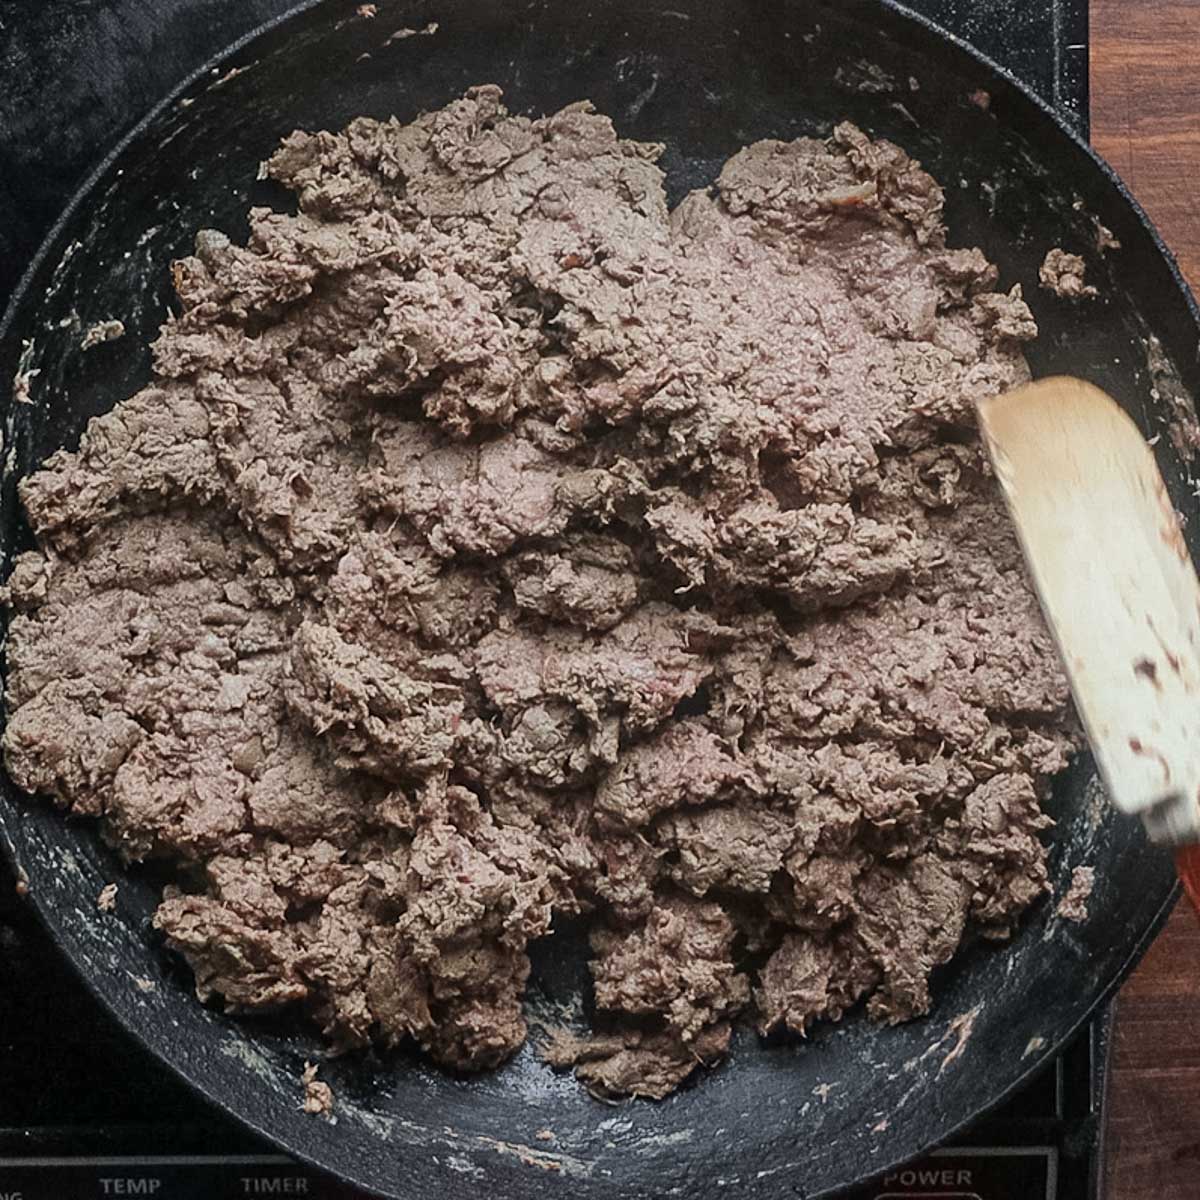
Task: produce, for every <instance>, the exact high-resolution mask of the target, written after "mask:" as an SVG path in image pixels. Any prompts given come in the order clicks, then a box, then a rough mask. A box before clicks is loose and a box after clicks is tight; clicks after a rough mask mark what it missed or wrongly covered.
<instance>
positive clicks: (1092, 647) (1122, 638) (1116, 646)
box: [979, 378, 1200, 844]
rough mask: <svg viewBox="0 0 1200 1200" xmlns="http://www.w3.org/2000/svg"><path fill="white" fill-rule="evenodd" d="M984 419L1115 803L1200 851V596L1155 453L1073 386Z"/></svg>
mask: <svg viewBox="0 0 1200 1200" xmlns="http://www.w3.org/2000/svg"><path fill="white" fill-rule="evenodd" d="M979 415H980V422H981V425H982V428H983V433H984V438H985V441H986V443H987V446H988V449H989V452H990V453H991V456H992V462H993V465H994V467H995V470H996V475H997V477H998V478H999V481H1000V484H1001V487H1002V489H1003V491H1004V496H1005V499H1006V501H1007V503H1008V507H1009V511H1010V513H1011V514H1012V518H1013V521H1014V523H1015V525H1016V528H1017V533H1018V536H1019V538H1020V541H1021V546H1022V548H1023V550H1024V552H1025V558H1026V562H1027V563H1028V566H1029V570H1030V574H1031V576H1032V579H1033V583H1034V587H1035V588H1036V590H1037V594H1038V598H1039V599H1040V601H1041V604H1042V609H1043V611H1044V613H1045V615H1046V620H1047V623H1048V625H1049V627H1050V631H1051V633H1052V634H1053V636H1054V638H1055V641H1056V642H1057V643H1058V648H1059V652H1060V654H1061V656H1062V660H1063V666H1064V668H1065V670H1066V673H1067V677H1068V679H1069V680H1070V684H1071V691H1072V694H1073V695H1074V698H1075V705H1076V708H1077V709H1078V710H1079V714H1080V717H1081V718H1082V720H1083V723H1084V727H1085V729H1086V731H1087V735H1088V740H1089V741H1090V742H1091V745H1092V749H1093V750H1094V752H1095V754H1096V759H1097V762H1098V764H1099V767H1100V771H1101V774H1102V775H1103V777H1104V780H1105V783H1106V785H1107V788H1108V791H1109V794H1110V796H1111V798H1112V800H1113V802H1114V803H1115V804H1116V805H1117V806H1118V807H1119V808H1121V809H1122V810H1124V811H1126V812H1131V813H1138V814H1140V815H1141V817H1142V819H1143V821H1144V822H1145V823H1146V827H1147V829H1148V830H1149V831H1150V834H1151V836H1152V837H1153V838H1154V839H1155V840H1156V841H1160V842H1166V843H1172V844H1184V843H1188V842H1195V841H1200V582H1198V581H1197V578H1196V571H1195V568H1194V567H1193V565H1192V561H1191V557H1190V555H1189V554H1188V550H1187V545H1186V543H1185V542H1184V540H1183V535H1182V533H1181V531H1180V527H1179V520H1178V517H1177V515H1176V513H1175V510H1174V508H1173V507H1172V505H1171V502H1170V499H1169V497H1168V495H1167V490H1166V486H1165V484H1164V483H1163V479H1162V476H1161V474H1160V473H1159V470H1158V466H1157V464H1156V463H1155V461H1154V455H1153V453H1152V452H1151V450H1150V448H1149V446H1148V445H1147V444H1146V442H1145V440H1144V439H1143V437H1142V435H1141V434H1140V433H1139V431H1138V429H1137V427H1136V426H1135V425H1134V423H1133V422H1132V421H1131V420H1130V419H1129V417H1128V416H1126V415H1125V413H1124V412H1122V410H1121V409H1120V407H1119V406H1118V405H1117V404H1116V402H1115V401H1114V400H1112V399H1111V398H1110V397H1109V396H1108V395H1106V394H1105V393H1104V392H1102V391H1101V390H1100V389H1099V388H1097V387H1093V386H1092V385H1091V384H1088V383H1084V382H1083V381H1082V380H1078V379H1069V378H1053V379H1045V380H1041V381H1039V382H1037V383H1034V384H1030V385H1029V386H1028V387H1024V388H1020V389H1018V390H1016V391H1013V392H1009V393H1007V394H1005V395H1002V396H997V397H994V398H992V399H989V400H985V401H983V402H982V403H981V404H980V405H979Z"/></svg>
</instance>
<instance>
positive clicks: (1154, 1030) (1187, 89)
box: [1091, 0, 1200, 1200]
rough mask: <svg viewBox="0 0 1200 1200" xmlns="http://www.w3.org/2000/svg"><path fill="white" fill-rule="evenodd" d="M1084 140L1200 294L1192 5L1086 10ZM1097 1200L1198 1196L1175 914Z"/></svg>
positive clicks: (1184, 966) (1134, 990) (1139, 981)
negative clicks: (1088, 99) (1087, 127)
mask: <svg viewBox="0 0 1200 1200" xmlns="http://www.w3.org/2000/svg"><path fill="white" fill-rule="evenodd" d="M1091 46H1092V51H1091V53H1092V68H1091V74H1092V77H1091V87H1092V141H1093V143H1094V144H1095V146H1096V148H1097V149H1098V150H1099V151H1100V153H1101V154H1103V155H1104V156H1105V157H1106V158H1107V159H1108V161H1109V162H1110V163H1112V165H1113V166H1114V167H1115V168H1116V169H1117V171H1118V172H1120V174H1121V176H1122V177H1123V178H1124V180H1125V182H1126V183H1127V184H1129V186H1130V188H1131V189H1132V191H1133V193H1134V195H1135V196H1137V198H1138V199H1139V200H1140V201H1141V203H1142V205H1143V206H1144V207H1145V208H1146V210H1147V211H1148V212H1149V214H1150V216H1151V218H1153V220H1154V221H1155V222H1156V224H1157V225H1158V228H1159V230H1160V232H1161V233H1162V235H1163V237H1164V239H1165V240H1166V242H1167V244H1168V245H1169V246H1170V247H1171V248H1172V249H1173V250H1174V252H1175V254H1176V255H1177V256H1178V259H1179V264H1180V266H1181V267H1182V268H1183V271H1184V273H1185V274H1186V275H1187V277H1188V279H1189V281H1190V283H1191V285H1192V287H1193V289H1195V290H1196V291H1197V292H1198V293H1200V205H1198V204H1197V202H1196V200H1195V198H1194V192H1195V189H1196V188H1197V187H1198V186H1200V0H1091ZM1110 1089H1111V1090H1110V1094H1109V1106H1108V1112H1109V1124H1108V1137H1109V1145H1108V1188H1107V1192H1106V1197H1105V1200H1195V1198H1198V1197H1200V922H1198V921H1197V920H1196V918H1195V916H1194V915H1193V914H1192V912H1191V911H1190V910H1189V909H1188V908H1186V907H1185V906H1184V905H1180V906H1179V907H1178V908H1177V909H1176V910H1175V913H1174V915H1173V916H1172V918H1171V921H1170V924H1169V925H1168V926H1167V928H1166V930H1165V931H1164V932H1163V933H1162V935H1161V936H1160V937H1159V939H1158V941H1157V942H1156V943H1155V944H1154V946H1153V947H1152V948H1151V950H1150V953H1149V954H1148V955H1147V956H1146V959H1145V961H1144V962H1143V963H1142V965H1141V967H1140V968H1139V969H1138V971H1137V973H1136V974H1135V975H1134V977H1133V978H1132V979H1131V980H1130V982H1129V983H1128V984H1127V985H1126V986H1125V989H1124V991H1122V993H1121V996H1120V999H1119V1001H1118V1005H1117V1026H1116V1044H1115V1052H1114V1066H1113V1072H1112V1076H1111V1078H1110Z"/></svg>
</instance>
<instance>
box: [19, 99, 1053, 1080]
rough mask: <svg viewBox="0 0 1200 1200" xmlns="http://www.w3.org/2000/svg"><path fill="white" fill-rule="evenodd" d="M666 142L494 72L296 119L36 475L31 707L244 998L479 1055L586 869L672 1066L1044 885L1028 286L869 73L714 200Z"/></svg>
mask: <svg viewBox="0 0 1200 1200" xmlns="http://www.w3.org/2000/svg"><path fill="white" fill-rule="evenodd" d="M660 150H661V147H659V146H656V145H648V144H644V143H636V142H630V141H625V140H622V139H620V138H619V137H618V136H617V135H616V134H615V132H614V130H613V126H612V124H611V122H610V121H609V120H608V119H607V118H606V117H603V116H600V115H598V114H596V113H595V112H593V111H592V109H591V107H590V106H589V105H587V104H577V105H573V106H571V107H569V108H567V109H564V110H563V111H562V112H559V113H556V114H554V115H553V116H550V117H546V118H543V119H540V120H530V119H527V118H525V117H515V116H509V115H507V114H506V112H505V110H504V108H503V107H502V106H501V103H500V94H499V91H498V89H496V88H494V87H480V88H475V89H472V90H471V91H470V92H468V93H467V95H466V96H465V97H464V98H462V99H459V100H456V101H455V102H454V103H452V104H450V105H448V106H447V107H446V108H445V109H443V110H441V111H439V112H435V113H431V114H429V115H427V116H423V117H421V118H420V119H419V120H416V121H414V122H412V123H411V124H407V125H406V124H402V123H401V122H399V121H396V120H392V121H387V122H380V121H375V120H368V119H360V120H356V121H354V122H353V123H351V124H350V125H349V126H348V127H347V128H346V129H345V130H344V131H343V132H341V133H336V134H334V133H319V134H308V133H295V134H292V135H291V136H290V137H288V138H287V139H286V140H285V141H284V143H283V145H282V146H281V147H280V149H279V150H278V151H277V153H276V154H275V155H274V156H273V157H272V158H271V159H270V160H269V161H268V162H267V163H266V164H265V168H264V169H265V172H266V174H267V175H268V176H269V177H270V178H271V179H273V180H276V181H278V182H279V183H281V184H283V185H284V186H285V187H287V188H289V189H291V190H292V191H293V192H294V193H295V194H296V196H297V197H298V200H299V212H298V214H297V215H294V216H291V215H282V214H280V213H278V212H274V211H270V210H267V209H255V210H253V211H252V212H251V214H250V236H249V240H248V242H247V244H246V245H245V246H240V245H236V244H234V243H232V242H231V241H230V240H229V239H228V238H226V237H224V236H223V235H221V234H220V233H216V232H212V231H206V232H203V233H201V234H200V235H199V237H198V238H197V243H196V253H195V255H194V256H192V257H190V258H186V259H184V260H183V261H181V262H179V263H177V264H176V266H175V282H176V287H177V291H178V296H179V306H180V311H179V314H178V316H177V317H176V318H175V319H172V320H171V321H169V322H168V323H167V324H166V325H165V326H164V327H163V329H162V331H161V335H160V337H159V338H158V340H157V342H156V343H155V345H154V359H155V367H156V378H155V381H154V382H153V383H152V384H151V385H150V386H148V387H146V388H145V389H143V390H142V391H140V392H138V393H137V394H136V395H134V396H132V397H130V398H129V399H128V400H126V401H125V402H123V403H122V404H120V405H118V407H117V408H116V409H115V410H114V411H113V412H112V413H110V414H108V415H107V416H103V417H100V418H97V419H96V420H94V421H92V422H91V424H90V426H89V428H88V430H87V432H86V434H85V435H84V438H83V441H82V444H81V446H80V449H79V450H78V451H77V452H74V453H68V452H59V453H57V454H55V455H54V456H53V457H52V458H51V459H50V460H49V461H48V462H47V463H46V464H45V467H44V468H43V469H42V470H41V471H39V472H38V473H36V474H34V475H33V476H31V477H30V478H28V479H27V480H25V482H24V484H23V486H22V495H23V499H24V503H25V507H26V510H27V512H28V514H29V518H30V521H31V522H32V525H33V528H34V530H35V532H36V535H37V539H38V546H39V549H38V550H36V551H34V552H32V553H29V554H27V555H25V556H24V557H22V558H21V560H20V561H19V562H18V564H17V566H16V568H15V570H14V572H13V574H12V578H11V580H10V583H9V588H8V598H9V602H10V604H11V607H12V608H13V610H14V613H15V615H14V618H13V621H12V628H11V635H10V642H9V663H10V675H9V686H8V693H7V704H8V712H9V720H8V725H7V730H6V733H5V736H4V746H5V753H6V759H7V764H8V769H9V771H10V772H11V774H12V776H13V777H14V778H15V779H16V780H17V781H18V782H19V783H20V784H21V786H23V787H24V788H26V789H28V790H30V791H36V792H42V793H46V794H48V795H50V796H53V797H54V798H55V800H56V801H57V802H58V803H59V804H61V805H63V806H64V807H67V808H70V809H71V810H72V811H74V812H76V813H82V814H90V815H93V816H96V817H98V818H100V819H101V822H102V826H103V830H104V832H105V835H106V836H107V837H108V838H109V839H111V841H112V842H113V844H114V845H116V846H117V847H118V848H119V849H120V851H121V852H122V853H123V854H124V855H125V856H126V857H127V858H128V859H130V860H139V859H144V858H147V857H151V856H152V857H155V858H158V859H164V860H167V861H169V862H171V863H174V864H176V865H177V867H178V879H179V885H180V886H178V887H170V888H168V889H167V891H166V893H165V894H164V896H163V900H162V904H161V907H160V908H159V910H158V915H157V924H158V926H159V928H160V929H161V930H162V931H163V932H164V933H165V935H166V938H167V941H168V943H169V945H170V946H172V947H173V948H174V949H175V950H177V951H179V952H180V953H182V954H183V955H184V956H185V957H186V958H187V960H188V962H189V963H190V964H191V966H192V968H193V970H194V972H195V978H196V987H197V991H198V992H199V995H200V996H201V998H203V999H207V998H209V997H213V996H220V997H222V998H223V999H224V1002H225V1004H226V1005H227V1006H228V1007H229V1008H231V1009H233V1010H246V1011H249V1010H262V1009H271V1008H276V1007H279V1006H282V1005H299V1006H302V1007H303V1008H304V1009H305V1010H307V1012H309V1013H310V1014H311V1015H312V1018H313V1019H314V1020H315V1021H316V1022H317V1023H318V1024H319V1026H320V1028H321V1029H322V1030H323V1031H324V1033H325V1035H326V1036H327V1037H328V1038H329V1039H330V1040H331V1042H333V1043H334V1045H335V1046H336V1047H338V1048H350V1047H355V1046H361V1045H364V1044H366V1043H368V1042H371V1041H373V1040H377V1041H380V1042H383V1043H398V1042H402V1041H405V1040H407V1039H415V1040H416V1041H417V1042H418V1043H419V1044H420V1045H421V1046H423V1047H424V1048H425V1049H426V1050H427V1051H428V1052H429V1053H430V1054H431V1055H432V1056H433V1058H435V1059H436V1060H437V1061H438V1062H441V1063H445V1064H448V1065H451V1066H454V1067H460V1068H485V1067H492V1066H495V1065H496V1064H498V1063H501V1062H503V1061H504V1060H505V1059H506V1058H507V1057H508V1056H509V1055H511V1054H512V1053H513V1051H514V1050H515V1049H516V1048H517V1047H518V1046H520V1045H521V1043H522V1041H523V1040H524V1038H525V1036H526V1025H525V1021H524V1019H523V1017H522V1009H521V1000H522V993H523V990H524V987H525V983H526V978H527V976H528V973H529V959H528V957H527V947H528V945H529V943H530V941H531V939H535V938H540V937H542V936H544V935H546V934H547V933H548V932H549V931H550V928H551V922H552V920H553V919H554V918H555V917H556V916H568V915H570V916H579V915H583V916H585V917H586V918H587V919H588V920H589V921H590V928H591V946H592V952H593V956H594V957H593V966H592V970H593V977H594V981H595V999H596V1005H597V1008H598V1010H599V1013H600V1017H601V1019H602V1021H603V1027H602V1028H600V1029H598V1030H596V1031H595V1036H594V1037H592V1038H587V1039H579V1038H574V1039H573V1038H571V1037H570V1036H568V1035H566V1034H562V1035H561V1036H559V1037H557V1038H555V1039H554V1040H553V1042H552V1043H551V1045H550V1046H549V1048H548V1049H547V1051H546V1053H547V1056H548V1057H549V1058H550V1059H551V1060H552V1061H554V1062H557V1063H559V1064H561V1065H564V1066H565V1065H572V1066H574V1067H575V1068H576V1070H577V1072H578V1074H579V1075H580V1077H581V1079H583V1080H584V1081H585V1082H586V1083H587V1084H588V1085H589V1086H590V1087H592V1088H594V1089H597V1090H600V1091H603V1092H606V1093H612V1094H623V1093H635V1094H639V1095H644V1096H662V1095H664V1094H665V1093H667V1092H668V1091H670V1090H671V1089H672V1088H674V1087H675V1086H676V1085H677V1084H679V1083H680V1082H681V1081H682V1080H683V1079H684V1078H685V1077H687V1076H688V1075H689V1074H690V1073H691V1072H692V1071H693V1070H694V1069H695V1067H696V1065H697V1064H698V1063H711V1062H714V1061H716V1060H718V1059H719V1058H720V1057H721V1056H722V1054H723V1053H724V1051H725V1049H726V1047H727V1044H728V1041H729V1036H730V1028H731V1022H732V1021H733V1020H734V1019H735V1018H736V1017H737V1016H738V1015H739V1014H740V1013H743V1012H746V1011H749V1012H751V1013H752V1014H753V1017H754V1020H755V1021H756V1022H757V1024H758V1026H759V1028H760V1029H762V1030H763V1031H770V1030H774V1029H778V1028H786V1029H789V1030H792V1031H795V1032H798V1033H802V1032H803V1031H804V1030H805V1029H806V1028H808V1027H809V1025H810V1024H811V1023H812V1022H813V1021H816V1020H820V1019H834V1020H836V1019H837V1018H838V1017H840V1016H841V1015H842V1014H843V1013H844V1012H846V1011H847V1010H848V1009H850V1008H851V1007H852V1006H854V1005H857V1004H860V1003H861V1004H865V1007H866V1010H867V1012H868V1013H869V1014H870V1016H871V1017H873V1018H875V1019H876V1020H880V1021H888V1022H893V1021H902V1020H906V1019H908V1018H910V1017H914V1016H917V1015H919V1014H921V1013H924V1012H925V1011H926V1010H927V1009H928V1008H929V1005H930V993H929V976H930V972H931V971H932V970H933V968H935V967H936V966H937V965H938V964H941V963H944V962H946V961H947V960H948V959H949V958H950V957H951V956H952V955H953V954H954V953H955V950H956V948H957V947H958V946H959V945H960V944H961V942H962V941H963V939H964V937H967V936H970V935H978V934H982V935H983V936H985V937H989V938H996V939H1002V938H1005V937H1007V936H1008V935H1009V934H1010V932H1011V931H1012V929H1013V927H1014V924H1015V922H1016V921H1017V920H1018V918H1019V917H1020V915H1021V913H1022V912H1023V911H1024V910H1025V909H1026V908H1027V906H1028V905H1029V904H1030V903H1031V902H1032V901H1034V900H1035V899H1036V898H1038V897H1039V896H1040V895H1041V894H1042V893H1043V892H1044V891H1045V890H1046V868H1045V865H1044V851H1043V848H1042V845H1041V844H1040V842H1039V834H1040V833H1041V832H1042V831H1043V830H1044V829H1045V828H1046V827H1047V826H1048V824H1049V822H1048V820H1047V819H1046V817H1045V816H1044V815H1043V814H1042V812H1041V810H1040V808H1039V803H1038V801H1039V796H1040V795H1042V793H1043V792H1044V790H1045V787H1046V783H1047V781H1048V779H1049V777H1050V776H1052V775H1053V774H1054V773H1055V772H1057V771H1058V770H1060V769H1061V768H1062V767H1063V765H1064V764H1065V762H1066V759H1067V756H1068V753H1069V752H1070V750H1071V748H1072V744H1073V737H1074V735H1073V732H1072V731H1073V728H1074V726H1073V724H1072V721H1071V717H1070V713H1069V703H1068V697H1067V689H1066V685H1065V683H1064V681H1063V679H1062V677H1061V676H1060V674H1059V671H1058V668H1057V665H1056V662H1055V657H1054V653H1053V650H1052V646H1051V642H1050V640H1049V638H1048V636H1047V633H1046V631H1045V629H1044V628H1043V626H1042V622H1041V619H1040V616H1039V613H1038V610H1037V605H1036V603H1035V601H1034V598H1033V596H1032V595H1031V593H1030V590H1029V588H1028V586H1027V585H1026V582H1025V579H1024V577H1023V574H1022V567H1021V562H1020V556H1019V553H1018V549H1017V546H1016V544H1015V542H1014V540H1013V538H1012V536H1011V534H1010V532H1009V528H1008V522H1007V520H1006V518H1005V515H1004V512H1003V509H1002V506H1001V503H1000V499H999V497H998V494H997V491H996V488H995V486H994V485H993V482H992V480H991V479H990V477H989V475H988V471H987V468H986V465H985V461H984V457H983V454H982V452H981V449H980V446H979V443H978V441H977V439H976V436H975V422H974V415H973V406H974V404H975V402H976V401H977V400H978V399H980V398H981V397H984V396H987V395H990V394H993V393H995V392H997V391H1000V390H1002V389H1005V388H1008V387H1010V386H1012V385H1014V384H1019V383H1022V382H1024V381H1025V380H1026V379H1027V377H1028V371H1027V368H1026V364H1025V360H1024V358H1023V356H1022V352H1021V344H1022V343H1023V342H1026V341H1028V340H1029V339H1031V338H1033V337H1034V336H1035V334H1036V328H1035V325H1034V322H1033V319H1032V317H1031V315H1030V312H1029V309H1028V308H1027V307H1026V305H1025V303H1024V302H1023V300H1022V299H1021V295H1020V291H1019V289H1015V288H1014V289H1013V290H1012V291H1011V292H1008V293H1004V292H1000V291H996V290H995V288H996V283H997V272H996V270H995V268H994V267H993V266H991V265H990V264H989V263H988V262H987V261H986V260H985V259H984V257H983V255H982V254H981V253H980V252H979V251H978V250H950V249H947V248H946V239H945V231H944V229H943V225H942V192H941V189H940V188H939V187H938V185H937V183H936V182H935V181H934V180H933V179H932V178H931V177H930V176H929V175H928V174H926V173H925V172H924V171H923V170H921V168H920V166H919V165H918V164H917V163H915V162H913V161H912V160H911V159H909V158H908V157H907V156H906V155H905V154H904V153H903V152H902V151H901V150H900V149H898V148H897V147H895V146H893V145H890V144H888V143H886V142H880V141H872V140H871V139H869V138H868V137H867V136H866V135H865V134H863V133H862V132H860V131H859V130H858V129H856V128H854V127H853V126H851V125H848V124H846V125H840V126H838V127H837V128H836V129H835V130H834V131H833V134H832V136H831V137H830V138H829V139H828V140H824V141H819V140H810V139H801V140H799V141H796V142H792V143H788V144H784V143H780V142H761V143H758V144H756V145H753V146H750V147H748V148H747V149H745V150H743V151H741V152H740V153H739V154H737V155H735V156H734V158H733V159H731V160H730V161H729V162H728V163H727V164H726V166H725V167H724V169H723V170H722V172H721V175H720V178H719V180H718V181H717V183H716V185H715V187H714V188H713V189H712V190H711V192H708V191H702V192H697V193H695V194H693V195H691V196H689V197H688V198H687V199H686V200H685V201H684V202H683V203H682V204H680V205H679V206H678V207H677V208H676V209H675V210H674V211H673V212H672V211H668V208H667V205H666V202H665V199H664V192H663V176H662V173H661V171H660V170H659V169H658V167H657V166H655V160H656V159H657V158H658V156H659V153H660Z"/></svg>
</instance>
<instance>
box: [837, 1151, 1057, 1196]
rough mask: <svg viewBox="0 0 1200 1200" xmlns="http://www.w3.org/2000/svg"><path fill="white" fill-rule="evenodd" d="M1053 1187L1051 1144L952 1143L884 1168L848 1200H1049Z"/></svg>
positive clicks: (1054, 1157) (1054, 1155) (1054, 1161)
mask: <svg viewBox="0 0 1200 1200" xmlns="http://www.w3.org/2000/svg"><path fill="white" fill-rule="evenodd" d="M1057 1190H1058V1151H1057V1150H1056V1149H1055V1148H1054V1147H1053V1146H1021V1147H1013V1146H978V1147H975V1146H967V1147H963V1146H957V1147H955V1148H953V1149H950V1150H937V1151H935V1152H934V1153H933V1154H931V1155H929V1156H928V1157H927V1158H923V1159H920V1160H919V1161H918V1162H915V1163H911V1164H909V1165H908V1166H906V1167H901V1168H899V1169H898V1170H895V1171H892V1172H889V1173H888V1174H887V1175H885V1176H884V1177H883V1179H881V1180H880V1181H879V1182H878V1183H875V1184H872V1185H871V1186H870V1187H867V1188H864V1189H861V1190H860V1191H858V1192H855V1193H854V1195H853V1200H1013V1197H1019V1198H1020V1200H1055V1194H1056V1192H1057ZM848 1200H849V1198H848Z"/></svg>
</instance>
